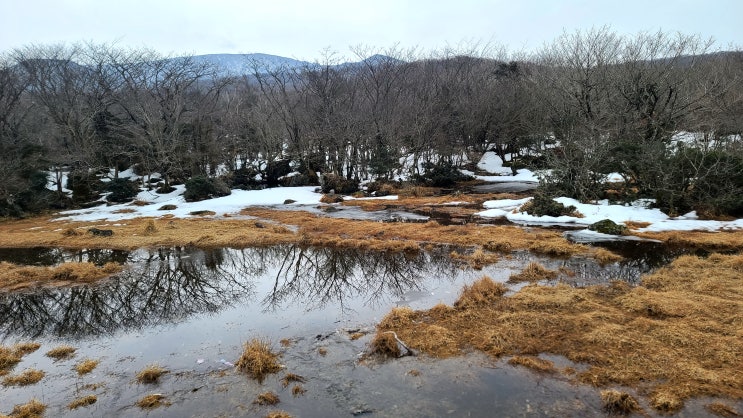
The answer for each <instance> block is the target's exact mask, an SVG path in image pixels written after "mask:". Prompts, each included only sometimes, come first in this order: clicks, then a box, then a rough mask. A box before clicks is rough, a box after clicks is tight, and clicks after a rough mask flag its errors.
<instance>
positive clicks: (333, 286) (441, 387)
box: [0, 246, 704, 417]
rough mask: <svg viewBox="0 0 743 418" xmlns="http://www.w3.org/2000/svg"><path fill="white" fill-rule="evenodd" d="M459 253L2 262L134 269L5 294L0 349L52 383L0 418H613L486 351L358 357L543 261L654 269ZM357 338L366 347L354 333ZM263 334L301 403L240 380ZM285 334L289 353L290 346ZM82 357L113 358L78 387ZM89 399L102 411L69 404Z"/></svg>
mask: <svg viewBox="0 0 743 418" xmlns="http://www.w3.org/2000/svg"><path fill="white" fill-rule="evenodd" d="M453 250H456V249H451V248H439V249H437V250H434V251H428V252H427V251H420V252H415V253H390V252H369V251H362V250H355V249H330V248H313V247H298V246H277V247H266V248H248V249H226V248H225V249H213V250H199V249H192V248H162V249H152V250H138V251H134V252H121V251H107V250H99V251H72V252H70V251H63V250H58V249H35V250H28V251H26V252H18V251H17V250H11V251H5V252H0V260H2V261H15V262H23V263H24V264H36V265H52V264H57V263H60V262H63V261H92V262H95V263H98V264H102V263H105V262H108V261H115V262H121V263H125V264H126V266H127V269H126V270H125V271H124V272H123V273H121V274H119V275H117V276H116V277H113V278H111V279H110V280H108V281H106V282H104V283H101V284H99V285H96V286H77V287H71V288H63V289H52V288H45V289H41V290H36V291H32V292H25V293H11V294H0V339H2V343H3V344H13V343H15V342H20V341H29V340H32V341H37V342H39V343H41V344H42V347H41V349H40V350H38V351H37V352H35V353H33V354H30V355H28V356H26V357H24V359H23V361H22V362H21V363H20V364H19V365H18V366H16V368H15V369H14V372H20V371H22V370H24V369H26V368H36V369H40V370H43V371H44V372H46V377H45V378H44V379H43V380H42V381H41V382H39V383H37V384H35V385H32V386H28V387H3V388H0V412H2V413H8V412H10V410H11V409H12V407H13V405H15V404H19V403H25V402H27V401H28V400H29V399H31V398H32V397H35V398H37V399H39V400H40V401H42V402H43V403H45V404H47V405H48V410H47V416H74V417H76V416H84V417H88V416H95V417H97V416H143V415H145V414H147V415H149V416H173V417H180V416H205V417H213V416H265V415H266V414H267V413H268V412H269V411H270V410H274V409H283V410H285V411H287V412H289V413H290V414H292V415H293V416H302V417H327V416H354V415H364V416H366V415H369V416H411V417H417V416H420V417H424V416H566V417H567V416H597V415H598V416H601V415H603V413H602V412H601V410H600V401H599V397H598V392H597V391H596V390H595V389H593V388H590V387H585V386H576V385H573V384H572V383H570V382H568V381H566V380H564V379H563V378H561V377H559V376H542V375H537V374H535V373H532V372H530V371H527V370H524V369H519V368H514V367H512V366H509V365H507V364H505V362H504V361H494V360H492V359H488V358H485V357H484V356H482V355H479V354H476V353H472V354H470V355H467V356H464V357H461V358H455V359H448V360H434V359H428V358H425V357H423V356H421V357H407V358H401V359H397V360H390V361H386V362H381V363H380V362H375V361H372V360H363V359H362V354H363V353H364V351H365V350H366V349H367V345H368V343H369V341H370V339H371V337H372V334H373V330H374V325H375V323H377V322H378V321H379V320H380V319H381V318H382V317H383V316H384V315H385V314H386V313H387V312H389V310H390V309H391V308H392V307H395V306H410V307H412V308H414V309H424V308H428V307H431V306H433V305H434V304H436V303H438V302H443V303H447V304H451V303H452V302H453V301H454V300H456V298H457V296H458V293H459V291H460V290H461V288H462V287H463V286H464V285H465V284H468V283H471V282H472V281H474V280H476V279H477V278H479V277H481V276H483V275H488V276H490V277H491V278H493V279H494V280H497V281H502V282H505V281H506V280H507V279H508V277H509V276H510V275H511V274H512V273H516V272H518V271H520V270H521V269H522V268H523V267H524V266H525V265H526V264H528V263H529V262H531V261H538V262H540V263H543V264H544V265H545V266H546V267H548V268H558V267H564V268H565V269H572V271H574V272H576V271H577V273H576V274H574V275H573V276H571V279H570V280H573V281H574V283H573V284H575V285H583V284H591V283H593V282H596V281H597V280H598V282H603V281H608V280H611V279H612V278H621V279H625V280H628V281H630V282H637V280H638V278H639V275H640V273H641V272H642V271H644V270H646V269H645V264H643V263H640V265H638V264H637V263H635V264H633V263H632V262H631V261H625V262H623V263H616V264H614V265H612V266H606V267H601V266H598V265H596V263H595V262H594V261H592V260H589V259H580V258H573V259H569V260H559V259H546V258H536V257H534V256H533V255H530V254H528V253H515V254H514V255H513V256H512V257H504V258H503V259H502V260H501V261H499V262H498V263H496V264H494V265H492V266H489V267H487V268H485V269H483V270H480V271H476V270H472V269H470V268H469V267H467V266H466V265H462V264H458V263H455V262H453V261H452V259H451V258H450V256H449V254H450V252H451V251H453ZM597 272H605V274H604V276H601V275H598V274H597ZM589 277H590V279H589ZM596 277H599V279H596ZM582 278H585V283H583V281H584V280H583V279H582ZM565 279H566V280H567V278H565ZM359 332H360V333H362V334H365V336H364V337H362V338H359V339H352V338H351V335H352V334H354V333H359ZM255 337H258V338H264V339H268V340H270V341H272V342H273V344H274V348H275V349H276V350H278V351H280V352H281V355H282V357H281V361H282V363H283V364H284V365H285V372H291V373H295V374H299V375H302V376H304V377H305V378H306V380H307V381H306V382H305V383H304V388H305V389H306V390H307V392H306V393H305V394H304V395H301V396H296V397H295V396H293V395H292V393H291V390H290V389H291V387H289V388H284V387H283V385H282V384H281V383H280V379H281V377H282V376H283V374H284V373H285V372H280V373H278V374H276V375H272V376H270V377H269V378H267V379H266V380H265V381H264V382H263V383H258V382H255V381H252V380H250V379H248V378H247V377H246V376H245V375H242V374H240V373H238V372H237V371H236V370H235V368H234V367H233V366H232V363H234V362H235V361H236V359H237V358H238V357H239V355H240V352H241V346H242V343H243V342H245V341H247V340H249V339H251V338H255ZM282 339H284V340H287V341H285V342H288V344H286V345H280V344H279V341H280V340H282ZM62 343H65V344H70V345H73V346H74V347H76V348H77V353H76V356H75V358H73V359H71V360H65V361H52V360H51V359H49V358H48V357H45V356H44V353H45V352H46V351H48V350H49V349H51V348H53V347H54V346H56V345H59V344H62ZM321 349H322V350H321ZM321 352H323V353H324V354H321ZM84 358H92V359H98V360H100V361H101V363H100V365H99V366H98V367H97V368H96V369H95V370H94V371H93V372H92V373H91V374H89V375H85V376H82V377H78V376H77V374H76V372H75V371H74V370H73V366H74V364H75V363H76V362H78V361H80V360H82V359H84ZM551 360H555V361H557V362H560V361H563V362H564V361H566V360H564V359H553V358H551ZM152 363H157V364H160V365H161V366H163V367H165V368H166V369H168V370H169V373H168V374H166V375H165V376H164V377H163V378H162V379H161V383H159V384H157V385H143V384H139V383H137V382H136V380H135V375H136V373H137V372H138V371H139V370H141V369H142V368H144V367H145V366H146V365H149V364H152ZM268 390H271V391H274V392H276V393H277V394H279V397H280V398H281V403H279V404H278V405H277V406H276V407H274V408H269V407H264V406H259V405H255V404H253V403H252V401H253V400H254V399H255V397H256V396H257V395H258V394H259V393H261V392H265V391H268ZM151 393H160V394H163V395H165V396H166V399H167V400H168V401H169V402H170V403H171V405H170V406H167V407H160V408H158V409H155V410H152V411H149V412H147V411H143V410H141V409H139V408H138V407H137V406H135V404H136V402H137V400H138V399H139V398H141V397H142V396H144V395H146V394H151ZM89 394H95V395H97V397H98V402H97V403H95V404H94V405H92V406H89V407H84V408H80V409H76V410H69V409H68V408H67V405H68V404H69V403H70V402H71V401H72V400H74V399H76V398H78V397H81V396H85V395H89ZM700 408H701V407H699V406H698V405H697V406H695V404H694V403H691V404H690V406H689V408H687V410H686V411H688V413H694V415H689V416H698V415H699V414H700V413H701V414H703V413H704V410H703V409H700ZM681 416H683V415H681Z"/></svg>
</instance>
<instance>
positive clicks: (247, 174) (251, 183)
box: [225, 167, 261, 190]
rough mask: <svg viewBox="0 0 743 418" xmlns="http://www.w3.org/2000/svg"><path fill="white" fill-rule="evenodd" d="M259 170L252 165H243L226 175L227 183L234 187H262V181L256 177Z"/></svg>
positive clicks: (253, 188) (250, 188) (248, 188)
mask: <svg viewBox="0 0 743 418" xmlns="http://www.w3.org/2000/svg"><path fill="white" fill-rule="evenodd" d="M258 174H259V173H258V170H256V169H254V168H252V167H242V168H238V169H237V170H235V171H233V172H232V173H230V174H228V175H227V176H225V183H227V184H228V185H229V186H230V188H232V189H241V190H255V189H258V188H260V187H261V182H260V181H258V180H256V179H255V176H257V175H258Z"/></svg>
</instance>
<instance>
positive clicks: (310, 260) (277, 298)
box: [262, 246, 456, 309]
mask: <svg viewBox="0 0 743 418" xmlns="http://www.w3.org/2000/svg"><path fill="white" fill-rule="evenodd" d="M269 250H270V251H274V252H276V254H275V256H276V259H277V260H278V270H277V271H276V272H275V278H274V285H273V289H272V292H271V293H270V294H268V295H267V296H266V297H265V298H264V299H263V302H262V303H263V305H264V306H265V307H266V308H267V309H275V308H277V307H278V306H279V305H280V304H282V303H284V302H287V301H289V302H293V303H302V304H305V305H307V306H309V307H314V308H319V307H322V306H324V305H325V304H327V303H329V302H338V303H339V305H340V306H341V309H346V308H347V306H346V304H345V303H344V301H345V300H346V299H348V298H355V297H359V296H360V297H363V298H364V299H366V303H371V304H373V303H375V302H377V301H379V300H380V299H381V298H382V297H384V296H389V297H400V296H401V295H402V294H404V293H405V292H407V291H410V290H419V284H420V282H421V279H422V278H423V277H426V276H433V275H435V276H443V277H450V276H451V274H446V271H447V270H449V271H450V272H453V270H454V269H455V268H456V267H455V266H453V265H452V264H451V260H450V259H449V258H448V257H446V256H443V255H436V254H433V253H425V252H418V253H415V254H409V253H407V254H406V253H395V252H370V251H363V250H358V249H336V248H303V247H296V246H293V247H274V248H272V249H269Z"/></svg>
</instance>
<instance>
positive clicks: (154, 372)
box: [137, 364, 168, 384]
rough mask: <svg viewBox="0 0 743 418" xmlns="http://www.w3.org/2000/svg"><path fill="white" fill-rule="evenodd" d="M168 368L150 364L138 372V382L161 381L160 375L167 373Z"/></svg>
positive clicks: (150, 382)
mask: <svg viewBox="0 0 743 418" xmlns="http://www.w3.org/2000/svg"><path fill="white" fill-rule="evenodd" d="M167 372H168V370H166V369H165V368H163V367H162V366H160V365H159V364H149V365H147V366H146V367H145V368H144V369H142V370H140V371H139V373H137V382H139V383H147V384H153V383H158V382H159V381H160V377H162V375H164V374H165V373H167Z"/></svg>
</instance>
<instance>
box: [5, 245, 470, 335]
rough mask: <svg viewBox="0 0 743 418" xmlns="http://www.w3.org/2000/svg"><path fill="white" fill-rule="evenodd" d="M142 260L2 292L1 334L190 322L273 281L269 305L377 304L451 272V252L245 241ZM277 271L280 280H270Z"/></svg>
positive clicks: (161, 252)
mask: <svg viewBox="0 0 743 418" xmlns="http://www.w3.org/2000/svg"><path fill="white" fill-rule="evenodd" d="M133 258H134V259H136V260H137V261H136V264H134V265H133V266H132V268H130V269H129V270H127V271H125V272H124V273H122V274H121V275H119V276H118V277H117V278H114V279H112V280H110V281H108V282H106V283H102V284H100V285H97V286H79V287H73V288H66V289H42V290H39V291H37V292H34V293H26V294H5V295H0V335H3V336H5V337H6V338H7V337H8V336H11V335H13V336H24V337H31V338H34V337H39V336H48V335H52V336H65V337H68V338H82V337H86V336H94V335H106V334H111V333H114V332H116V331H119V330H123V329H137V328H141V327H148V326H153V325H158V324H167V323H174V322H179V321H182V320H184V319H186V318H188V317H190V316H193V315H197V314H202V313H208V312H217V311H219V310H221V309H224V308H225V307H228V306H230V305H232V304H233V303H235V302H236V301H238V300H242V301H247V300H249V299H251V298H252V297H253V296H254V294H255V292H256V290H255V284H256V283H257V280H261V279H264V280H272V283H273V286H271V288H270V290H269V292H268V295H267V296H265V298H264V299H263V300H262V302H261V303H262V305H263V307H264V308H265V309H267V310H271V309H276V308H277V307H279V305H281V304H284V303H292V304H301V305H303V306H307V307H308V308H320V307H322V306H325V305H326V304H328V303H331V302H333V303H338V304H339V305H340V306H341V308H342V309H347V308H348V307H347V306H346V301H347V300H348V299H351V298H354V299H357V298H363V299H364V301H365V303H367V304H369V303H375V302H376V301H378V300H380V299H381V298H384V297H396V298H397V297H400V296H401V295H403V294H404V293H405V292H407V291H409V290H419V283H420V281H421V279H422V278H423V277H427V276H434V275H435V276H438V277H451V276H452V273H453V272H454V269H456V267H455V266H453V265H452V264H451V263H450V260H449V258H448V257H447V256H446V254H445V253H441V254H434V253H424V252H420V253H416V254H412V255H411V254H402V253H374V252H366V251H361V250H352V249H342V250H339V249H332V248H306V247H305V248H303V247H297V246H279V247H268V248H251V249H243V250H233V249H214V250H195V249H187V248H180V247H176V248H167V249H158V250H150V251H140V252H137V253H136V256H135V257H133ZM270 278H272V279H270Z"/></svg>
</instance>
